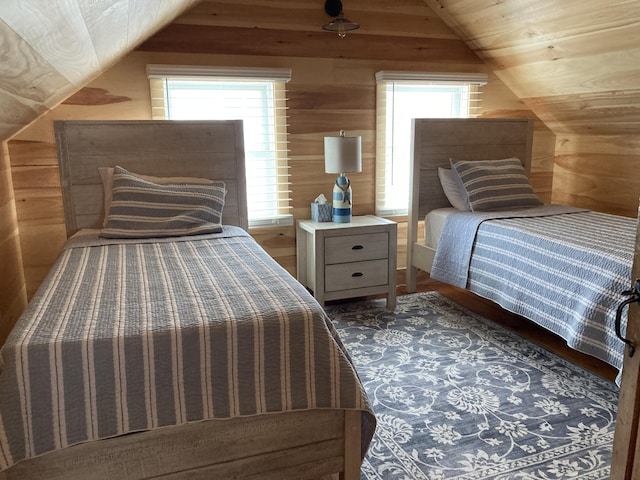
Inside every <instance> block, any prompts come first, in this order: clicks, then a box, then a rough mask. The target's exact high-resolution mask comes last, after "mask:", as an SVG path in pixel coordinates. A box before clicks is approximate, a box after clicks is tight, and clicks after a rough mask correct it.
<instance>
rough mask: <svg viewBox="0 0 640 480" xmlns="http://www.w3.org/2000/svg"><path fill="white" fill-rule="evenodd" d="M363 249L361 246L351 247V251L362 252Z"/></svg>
mask: <svg viewBox="0 0 640 480" xmlns="http://www.w3.org/2000/svg"><path fill="white" fill-rule="evenodd" d="M363 248H364V247H363V246H362V245H354V246H353V247H351V250H362V249H363Z"/></svg>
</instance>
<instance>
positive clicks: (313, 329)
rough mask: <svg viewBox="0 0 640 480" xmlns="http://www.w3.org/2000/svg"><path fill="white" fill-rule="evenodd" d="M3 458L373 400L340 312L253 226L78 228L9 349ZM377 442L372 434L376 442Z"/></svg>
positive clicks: (5, 463) (2, 378)
mask: <svg viewBox="0 0 640 480" xmlns="http://www.w3.org/2000/svg"><path fill="white" fill-rule="evenodd" d="M1 361H2V371H1V374H0V467H1V468H2V469H4V468H7V467H9V466H11V465H12V464H14V463H16V462H18V461H20V460H22V459H26V458H30V457H33V456H36V455H40V454H43V453H46V452H50V451H53V450H57V449H61V448H64V447H67V446H70V445H73V444H78V443H81V442H87V441H91V440H97V439H103V438H108V437H113V436H118V435H122V434H126V433H129V432H136V431H143V430H149V429H153V428H157V427H161V426H168V425H178V424H184V423H186V422H193V421H198V420H203V419H212V418H230V417H238V416H244V415H254V414H262V413H268V412H281V411H291V410H300V409H315V408H339V409H358V410H362V411H363V420H364V422H363V442H366V444H367V445H368V442H369V441H370V439H371V436H372V434H373V429H374V428H375V418H374V417H373V415H372V414H371V409H370V407H369V404H368V400H367V397H366V394H365V392H364V390H363V389H362V387H361V384H360V382H359V380H358V378H357V375H356V373H355V370H354V368H353V366H352V364H351V362H350V360H349V358H348V355H347V354H346V353H345V351H344V348H343V347H342V344H341V342H340V340H339V338H338V337H337V335H336V332H335V330H334V329H333V326H332V325H331V322H330V320H329V319H328V317H327V316H326V315H325V313H324V311H323V310H322V308H321V307H320V306H319V305H318V303H317V302H316V301H315V300H314V299H313V297H311V295H310V294H309V293H308V292H307V291H306V290H305V289H304V288H303V287H302V286H301V285H300V284H299V283H298V282H296V281H295V279H293V278H292V277H291V276H290V275H289V274H288V273H287V272H286V271H285V270H284V269H283V268H282V267H280V266H279V265H278V264H277V263H276V262H275V261H274V260H273V259H271V258H270V257H269V256H268V255H267V254H266V252H264V250H262V248H261V247H260V246H259V245H258V244H257V243H256V242H255V241H254V240H253V239H252V238H251V237H250V236H248V235H247V234H246V233H245V232H244V231H243V230H241V229H239V228H236V227H224V231H223V233H221V234H211V235H207V236H198V237H179V238H177V239H173V240H171V241H167V240H142V241H132V240H105V239H98V238H97V236H94V235H88V236H81V237H79V238H78V239H71V241H70V242H69V244H68V246H67V247H66V248H65V250H64V251H63V252H62V253H61V255H60V257H59V259H58V261H57V263H56V265H55V266H54V268H53V269H52V270H51V272H50V273H49V275H48V277H47V279H46V280H45V282H44V283H43V285H42V286H41V288H40V289H39V290H38V293H37V294H36V295H35V297H34V298H33V300H32V301H31V303H30V305H29V307H28V309H27V311H26V312H25V313H24V315H23V316H22V317H21V319H20V320H19V321H18V323H17V325H16V326H15V328H14V330H13V332H12V333H11V335H10V337H9V339H8V340H7V342H6V344H5V345H4V347H3V348H2V351H1ZM365 448H366V445H365Z"/></svg>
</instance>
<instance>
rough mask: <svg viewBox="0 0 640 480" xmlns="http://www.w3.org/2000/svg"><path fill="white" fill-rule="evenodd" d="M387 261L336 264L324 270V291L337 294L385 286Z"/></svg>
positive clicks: (387, 272)
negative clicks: (356, 289)
mask: <svg viewBox="0 0 640 480" xmlns="http://www.w3.org/2000/svg"><path fill="white" fill-rule="evenodd" d="M388 274H389V262H388V260H387V259H381V260H368V261H365V262H349V263H338V264H335V265H327V266H326V268H325V277H324V283H325V290H326V291H327V292H337V291H340V290H349V289H352V288H363V287H372V286H375V285H387V283H388V281H389V275H388Z"/></svg>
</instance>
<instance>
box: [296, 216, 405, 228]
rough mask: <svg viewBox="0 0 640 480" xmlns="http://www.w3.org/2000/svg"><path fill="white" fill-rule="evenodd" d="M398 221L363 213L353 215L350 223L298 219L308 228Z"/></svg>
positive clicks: (346, 226)
mask: <svg viewBox="0 0 640 480" xmlns="http://www.w3.org/2000/svg"><path fill="white" fill-rule="evenodd" d="M395 223H396V222H394V221H392V220H387V219H386V218H382V217H376V216H375V215H363V216H357V217H351V222H350V223H334V222H314V221H313V220H298V224H299V225H300V226H301V227H303V228H305V230H307V229H313V230H335V229H340V228H352V227H368V226H373V225H392V224H395Z"/></svg>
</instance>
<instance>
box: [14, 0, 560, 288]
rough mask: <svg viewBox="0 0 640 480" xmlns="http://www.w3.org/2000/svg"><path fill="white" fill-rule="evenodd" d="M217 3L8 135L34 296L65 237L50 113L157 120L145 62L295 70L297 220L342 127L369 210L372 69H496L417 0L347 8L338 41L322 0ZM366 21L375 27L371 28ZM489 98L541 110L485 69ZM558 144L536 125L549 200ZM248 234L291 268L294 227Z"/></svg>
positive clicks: (486, 103) (490, 109)
mask: <svg viewBox="0 0 640 480" xmlns="http://www.w3.org/2000/svg"><path fill="white" fill-rule="evenodd" d="M218 3H220V2H203V3H202V4H201V5H199V6H198V7H195V8H194V9H192V10H191V11H189V12H187V14H186V15H185V16H184V17H182V19H179V20H178V21H177V22H174V24H172V25H170V26H169V27H168V28H167V29H165V30H163V31H162V32H159V33H158V34H157V35H156V36H154V37H152V38H151V39H150V40H149V41H148V42H146V43H144V44H143V45H142V46H141V47H140V48H139V49H138V51H136V52H133V53H131V54H129V55H127V56H126V57H124V58H123V59H122V60H121V61H120V62H119V63H118V64H117V65H115V66H114V67H113V68H112V69H111V70H109V71H107V72H105V73H104V74H103V75H102V76H100V77H99V78H97V79H96V80H95V81H94V82H92V83H91V84H90V85H88V86H87V87H86V88H84V89H82V90H81V91H80V92H78V94H76V95H74V96H73V97H71V98H70V99H68V100H67V101H66V102H65V103H64V104H62V105H60V106H59V107H57V108H56V109H54V110H53V111H52V112H51V113H50V114H48V115H46V116H45V117H43V118H42V119H41V120H39V121H37V122H36V123H34V124H33V125H32V126H30V127H29V128H27V129H26V130H24V131H23V132H21V133H20V134H19V135H18V136H17V137H16V138H15V139H14V140H12V141H11V142H9V151H10V159H11V168H12V173H13V177H14V179H13V187H14V190H15V196H16V198H17V199H18V202H17V203H18V204H19V205H20V206H19V208H18V223H19V227H20V233H21V245H22V250H23V260H24V268H25V277H26V279H27V285H28V292H29V296H31V295H32V294H33V292H34V291H35V289H36V288H37V286H38V285H39V283H40V282H41V281H42V279H43V277H44V275H45V274H46V271H47V270H48V269H49V267H50V266H51V264H52V263H53V261H54V259H55V257H56V255H57V252H58V251H59V249H60V247H61V245H62V243H63V242H64V225H63V216H62V207H61V197H60V191H59V177H58V172H57V159H56V155H55V144H54V138H53V120H56V119H149V118H151V114H150V105H149V86H148V81H147V78H146V74H145V67H146V65H147V64H148V63H165V64H185V65H198V64H202V65H214V66H258V67H287V68H291V69H292V80H291V82H289V84H288V107H289V134H290V153H291V155H290V156H291V181H292V190H293V194H292V195H293V214H294V217H295V219H302V218H309V217H310V212H309V204H310V202H311V201H313V199H314V198H315V197H316V196H317V195H318V194H320V193H324V194H325V195H327V196H329V193H330V192H331V188H332V185H333V182H334V175H328V174H325V173H324V163H323V162H324V160H323V138H324V136H325V135H335V134H337V132H338V131H339V130H340V129H344V130H346V131H347V132H348V133H349V134H354V135H362V137H363V172H362V173H360V174H356V175H352V176H350V178H351V180H352V182H353V189H354V214H355V215H364V214H371V213H374V191H373V184H374V174H375V172H374V151H375V148H374V147H375V145H374V143H375V78H374V75H375V72H377V71H379V70H411V71H435V72H489V69H488V67H487V66H486V65H485V64H484V63H483V62H482V61H480V60H479V59H478V57H477V56H476V55H475V54H474V53H473V52H472V51H471V50H469V49H468V48H467V47H466V46H465V45H464V43H463V42H461V41H460V40H459V39H458V38H457V37H456V35H455V34H453V33H452V32H451V31H450V30H449V29H448V27H446V25H444V23H442V21H440V20H439V19H438V17H437V16H436V15H435V14H434V13H433V11H431V10H430V9H429V8H428V7H427V6H426V5H425V4H424V3H423V2H422V1H421V0H407V1H406V2H398V3H396V2H389V1H383V0H372V1H371V2H360V3H361V4H362V5H364V4H365V3H366V5H367V6H368V7H367V8H368V9H369V11H368V12H367V15H366V16H365V15H363V17H362V18H355V15H352V16H354V18H353V20H356V21H360V22H362V23H363V27H362V28H361V29H360V30H359V31H358V32H355V33H352V34H349V35H347V37H346V38H345V39H342V40H341V39H339V38H337V36H336V35H334V34H332V33H329V32H323V31H322V30H321V29H320V26H321V25H322V23H325V22H327V21H328V20H329V19H328V17H327V16H326V15H325V14H324V11H323V10H322V2H316V3H317V5H315V6H314V7H313V10H310V9H309V8H310V7H309V6H308V5H309V4H304V5H303V4H302V3H300V2H298V3H297V4H296V5H298V7H297V8H301V9H304V8H306V9H307V10H306V11H307V12H312V14H310V16H311V20H309V19H308V17H309V15H307V16H305V15H303V14H302V13H304V12H302V13H300V11H299V10H295V9H294V10H292V11H291V12H288V11H287V10H286V9H281V10H277V9H276V10H277V11H276V12H274V11H273V10H274V8H272V7H273V6H271V7H266V6H265V7H262V8H258V7H256V6H251V5H250V3H251V2H240V3H241V4H239V5H236V6H232V5H235V2H230V3H225V2H221V3H222V4H223V5H219V4H218ZM285 3H286V2H285ZM355 3H356V5H357V4H358V2H355ZM263 4H264V2H263ZM362 8H363V9H364V7H362ZM375 8H378V11H377V12H376V11H373V10H372V9H375ZM394 9H395V11H394ZM222 13H224V15H223V14H222ZM196 18H199V19H200V20H196ZM203 18H204V19H206V22H207V25H204V26H203V25H199V26H198V25H191V24H190V23H194V22H196V21H198V22H200V23H203V22H204V20H202V19H203ZM409 18H412V19H413V20H411V21H409ZM248 19H252V20H248ZM255 19H259V20H255ZM287 19H288V20H292V21H293V20H295V19H299V21H300V22H308V23H309V26H308V27H307V28H308V29H311V28H312V27H313V28H315V31H314V32H309V31H306V32H301V31H299V30H292V29H290V27H287V26H286V25H290V24H286V22H285V20H287ZM389 19H391V23H390V22H389ZM288 20H287V21H288ZM259 22H264V23H269V22H271V25H272V28H271V29H266V28H257V26H261V25H262V24H261V23H259ZM312 22H313V23H312ZM257 24H258V25H257ZM285 24H286V25H285ZM367 24H368V25H371V27H370V28H368V29H367V28H366V25H367ZM425 25H427V26H428V29H427V28H425ZM305 26H306V25H303V27H302V28H305ZM482 98H483V101H482V115H483V116H497V117H499V116H525V117H530V118H535V116H534V115H533V113H532V112H531V111H530V110H528V109H527V108H526V107H524V105H523V104H522V103H521V102H519V101H518V99H517V98H516V97H515V96H514V94H513V93H512V92H511V91H510V90H509V89H508V88H506V87H505V85H504V84H503V83H502V82H501V81H500V80H499V79H498V78H497V77H495V76H494V75H493V74H491V73H490V72H489V84H488V85H487V86H486V88H485V89H484V94H483V97H482ZM554 143H555V139H554V136H553V134H551V132H550V131H549V130H548V129H547V128H546V127H545V126H544V125H543V124H542V123H541V122H539V121H536V134H535V140H534V160H533V167H532V171H533V183H534V185H535V188H536V190H537V191H538V192H539V193H540V195H541V197H542V198H543V199H544V200H546V201H548V200H549V199H550V198H551V181H552V173H553V156H554ZM399 220H400V221H403V220H404V219H399ZM251 233H252V234H253V235H254V236H255V237H256V239H257V240H258V241H259V242H260V244H261V245H262V246H263V247H264V248H265V249H266V250H267V251H268V252H269V253H270V254H271V255H272V256H273V257H274V258H275V259H276V260H277V261H278V262H279V263H281V264H282V265H283V266H284V267H285V268H287V269H288V270H289V271H290V272H291V273H293V274H295V229H294V228H293V227H279V228H261V229H253V230H252V231H251ZM398 233H399V238H398V246H399V247H398V250H399V256H398V266H399V268H402V267H404V264H405V253H404V239H405V238H406V223H404V222H403V223H400V225H399V229H398Z"/></svg>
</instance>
